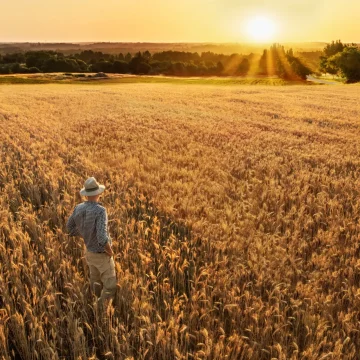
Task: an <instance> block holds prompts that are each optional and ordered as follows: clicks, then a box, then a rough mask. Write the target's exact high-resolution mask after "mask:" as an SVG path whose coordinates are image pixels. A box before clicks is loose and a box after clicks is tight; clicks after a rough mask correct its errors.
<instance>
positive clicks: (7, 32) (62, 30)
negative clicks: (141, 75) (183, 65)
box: [0, 0, 360, 42]
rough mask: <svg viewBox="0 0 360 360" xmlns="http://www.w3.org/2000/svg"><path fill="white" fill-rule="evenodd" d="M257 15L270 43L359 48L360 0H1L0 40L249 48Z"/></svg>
mask: <svg viewBox="0 0 360 360" xmlns="http://www.w3.org/2000/svg"><path fill="white" fill-rule="evenodd" d="M257 16H262V17H266V18H269V19H271V21H272V22H273V23H274V24H275V25H276V28H277V34H276V36H274V39H271V41H277V42H287V41H294V42H297V41H299V42H300V41H331V40H336V39H341V40H342V41H344V42H360V0H341V1H340V0H273V1H266V0H177V1H173V0H0V42H20V41H31V42H33V41H34V42H37V41H39V42H44V41H47V42H50V41H64V42H70V41H74V42H80V41H123V42H127V41H129V42H251V41H252V39H251V38H250V37H249V35H248V34H247V33H246V29H245V28H246V25H245V24H246V23H247V22H248V21H249V19H252V18H254V17H257Z"/></svg>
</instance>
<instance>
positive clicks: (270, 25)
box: [245, 16, 277, 42]
mask: <svg viewBox="0 0 360 360" xmlns="http://www.w3.org/2000/svg"><path fill="white" fill-rule="evenodd" d="M245 30H246V34H247V36H248V37H249V39H251V40H252V41H256V42H262V41H273V40H274V37H275V35H276V33H277V25H276V23H275V22H274V21H273V20H272V19H270V18H268V17H266V16H255V17H253V18H251V19H249V20H248V22H247V23H246V29H245Z"/></svg>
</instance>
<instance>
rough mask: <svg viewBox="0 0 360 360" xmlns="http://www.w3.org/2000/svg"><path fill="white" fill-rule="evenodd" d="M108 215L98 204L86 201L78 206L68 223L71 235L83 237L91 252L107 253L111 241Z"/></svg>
mask: <svg viewBox="0 0 360 360" xmlns="http://www.w3.org/2000/svg"><path fill="white" fill-rule="evenodd" d="M107 222H108V219H107V213H106V210H105V208H104V207H103V206H101V205H100V204H99V203H98V202H94V201H85V202H83V203H81V204H79V205H77V206H76V207H75V209H74V212H73V213H72V215H71V216H70V218H69V220H68V222H67V228H68V231H69V234H70V235H72V236H81V237H82V238H83V239H84V242H85V245H86V248H87V250H88V251H90V252H94V253H99V252H101V253H102V252H105V250H104V247H105V244H106V243H107V242H109V244H111V239H110V237H109V235H108V233H107Z"/></svg>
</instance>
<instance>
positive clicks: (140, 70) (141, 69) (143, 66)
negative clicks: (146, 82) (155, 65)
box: [137, 62, 151, 75]
mask: <svg viewBox="0 0 360 360" xmlns="http://www.w3.org/2000/svg"><path fill="white" fill-rule="evenodd" d="M150 70H151V66H150V65H149V64H148V63H146V62H141V63H140V64H139V65H138V67H137V74H144V75H146V74H148V73H149V72H150Z"/></svg>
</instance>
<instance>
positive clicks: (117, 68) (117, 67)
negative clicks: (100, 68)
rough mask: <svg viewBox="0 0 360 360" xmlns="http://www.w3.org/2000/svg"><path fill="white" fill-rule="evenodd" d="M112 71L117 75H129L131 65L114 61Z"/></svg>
mask: <svg viewBox="0 0 360 360" xmlns="http://www.w3.org/2000/svg"><path fill="white" fill-rule="evenodd" d="M111 70H112V72H114V73H117V74H127V73H128V72H129V64H128V63H127V62H126V61H114V63H113V64H112V69H111Z"/></svg>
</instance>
